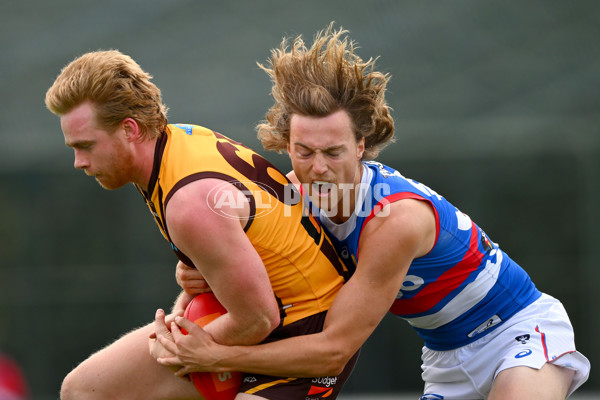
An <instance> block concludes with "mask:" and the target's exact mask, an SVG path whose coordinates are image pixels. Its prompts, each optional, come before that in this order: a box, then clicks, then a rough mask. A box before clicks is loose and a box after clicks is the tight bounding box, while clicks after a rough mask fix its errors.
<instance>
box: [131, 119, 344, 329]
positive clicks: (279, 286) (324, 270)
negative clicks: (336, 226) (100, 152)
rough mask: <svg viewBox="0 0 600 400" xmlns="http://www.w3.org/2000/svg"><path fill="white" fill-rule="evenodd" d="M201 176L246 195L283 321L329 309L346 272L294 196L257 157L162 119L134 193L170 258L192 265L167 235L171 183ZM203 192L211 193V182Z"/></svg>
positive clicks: (251, 227)
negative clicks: (148, 166)
mask: <svg viewBox="0 0 600 400" xmlns="http://www.w3.org/2000/svg"><path fill="white" fill-rule="evenodd" d="M203 178H218V179H221V180H223V181H224V182H229V183H231V184H233V185H235V186H236V187H237V188H238V189H240V193H241V194H243V195H244V196H245V197H246V198H247V199H248V202H249V204H250V209H251V212H250V219H249V220H248V221H247V224H246V228H245V231H246V234H247V235H248V238H249V239H250V241H251V243H252V244H253V246H254V248H255V249H256V251H257V252H258V254H259V255H260V257H261V258H262V260H263V263H264V264H265V267H266V269H267V273H268V274H269V278H270V280H271V286H272V287H273V291H274V293H275V296H276V297H277V301H278V302H279V306H280V310H281V312H282V321H283V325H287V324H290V323H292V322H294V321H297V320H299V319H302V318H305V317H307V316H310V315H314V314H316V313H319V312H322V311H325V310H327V309H329V306H330V305H331V302H332V301H333V298H334V297H335V295H336V294H337V292H338V290H339V289H340V288H341V286H342V284H343V282H344V279H345V278H347V271H346V269H345V267H344V266H343V263H342V262H341V261H340V259H339V258H338V257H337V255H336V253H335V251H334V249H333V246H332V244H331V242H330V241H329V239H328V238H327V236H326V235H325V233H324V230H323V229H322V228H321V226H320V225H319V223H318V222H317V220H316V219H315V218H314V217H313V216H312V215H310V213H309V212H308V210H307V207H305V205H304V202H303V201H302V199H301V198H300V195H299V194H298V193H297V192H295V189H292V186H291V184H290V183H289V181H288V180H287V178H286V177H285V175H283V174H282V173H281V172H280V171H279V170H277V169H276V168H275V167H274V166H273V165H271V164H270V163H269V162H268V161H267V160H265V159H264V158H263V157H261V156H260V155H258V154H257V153H255V152H254V151H252V150H250V149H249V148H247V147H245V146H243V145H242V144H240V143H238V142H235V141H233V140H231V139H229V138H227V137H225V136H223V135H221V134H219V133H216V132H213V131H211V130H209V129H206V128H203V127H200V126H196V125H168V127H167V130H166V132H165V133H164V134H163V135H162V137H161V138H160V139H159V140H158V142H157V146H156V152H155V159H154V169H153V172H152V177H151V180H150V185H149V187H148V192H147V193H146V192H143V191H142V193H143V194H144V197H145V198H146V202H147V204H148V207H149V208H150V210H151V212H152V213H153V215H154V217H155V219H156V222H157V224H158V226H159V227H160V229H161V231H162V233H163V235H164V236H165V238H166V239H167V240H168V241H169V242H170V243H171V246H172V247H173V250H175V252H176V253H177V255H178V257H179V258H180V259H181V260H182V261H183V262H185V263H187V264H188V265H193V264H192V263H191V260H190V259H189V258H188V257H187V256H185V254H183V253H182V252H181V251H179V250H178V249H177V246H176V244H175V243H172V241H171V240H170V237H169V230H168V227H167V225H166V218H165V210H166V208H167V205H168V203H169V199H170V198H171V197H172V196H173V194H174V193H175V192H176V191H177V190H178V189H179V188H181V187H182V186H184V185H186V184H188V183H190V182H193V181H195V180H198V179H203ZM211 195H214V196H218V195H219V190H218V185H217V187H216V188H215V190H214V193H213V192H212V191H211V192H210V193H209V196H211ZM220 201H223V202H230V203H229V204H230V205H231V204H234V203H231V202H235V201H238V199H231V198H222V199H220V198H215V202H216V203H217V204H218V203H219V202H220ZM215 212H219V210H217V209H215ZM223 217H224V218H225V217H228V216H227V215H223ZM207 234H210V232H207Z"/></svg>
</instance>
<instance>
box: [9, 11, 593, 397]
mask: <svg viewBox="0 0 600 400" xmlns="http://www.w3.org/2000/svg"><path fill="white" fill-rule="evenodd" d="M330 21H336V23H337V26H340V25H341V26H343V27H344V28H346V29H348V30H350V36H351V37H352V38H353V39H354V40H356V41H357V42H358V44H359V46H360V49H359V51H358V53H359V55H361V56H362V57H363V58H369V57H376V56H380V59H379V61H378V65H379V68H380V69H381V70H383V71H384V72H389V73H390V74H391V75H392V81H391V83H390V86H389V93H388V101H389V103H390V105H391V106H392V107H393V109H394V113H393V115H394V118H395V120H396V128H397V141H396V142H395V143H394V144H393V145H391V146H390V147H388V148H387V149H386V150H385V151H384V152H383V153H382V155H381V157H380V160H381V161H383V162H385V163H388V164H389V165H391V166H393V167H395V168H397V169H399V170H400V171H401V172H402V173H403V174H404V175H406V176H409V177H411V178H414V179H416V180H419V181H422V182H424V183H426V184H427V185H429V186H430V187H432V188H433V189H434V190H436V191H437V192H438V193H440V194H442V195H444V196H445V197H446V198H448V199H449V200H450V201H451V202H453V203H454V204H455V205H456V206H457V207H459V208H460V209H461V210H462V211H463V212H465V213H467V214H469V215H470V216H471V218H472V219H473V220H475V221H476V222H477V223H478V224H479V225H480V226H481V227H482V228H483V229H485V230H486V231H487V233H488V234H489V235H490V237H491V238H492V240H494V241H496V242H498V243H500V245H501V246H502V247H503V249H504V250H505V251H507V252H508V253H509V254H510V255H511V257H512V258H513V259H515V260H516V261H517V262H519V263H520V264H521V265H522V266H523V267H524V268H525V269H526V270H527V271H528V272H529V273H530V275H531V276H532V278H533V280H534V282H536V284H537V286H538V287H539V288H540V289H541V290H542V291H544V292H547V293H549V294H551V295H553V296H555V297H558V298H559V299H560V300H562V301H563V303H564V305H565V307H566V308H567V311H568V312H569V314H570V316H571V320H572V323H573V325H574V326H575V331H576V341H577V345H578V347H579V349H580V350H581V351H582V352H583V353H584V354H586V355H587V356H588V358H590V359H591V361H592V363H594V361H595V360H596V359H598V357H599V355H600V345H599V342H598V340H596V339H597V337H598V336H600V318H599V312H600V279H599V278H600V269H599V268H598V261H597V253H596V249H597V248H598V243H600V233H599V232H598V229H597V227H598V226H600V213H599V211H598V204H599V200H598V199H599V198H600V130H599V126H600V124H599V123H600V107H599V106H600V93H599V92H600V46H599V45H598V42H599V39H600V24H599V21H600V2H597V1H593V0H588V1H508V2H487V1H465V0H458V1H451V2H441V1H432V0H425V1H406V0H388V1H375V0H374V1H360V2H359V1H354V0H346V1H342V0H328V1H315V0H308V1H295V2H291V1H266V0H257V1H227V0H220V1H200V0H198V1H191V0H169V1H166V0H165V1H152V0H146V1H142V0H118V1H117V0H107V1H97V0H53V1H45V0H37V1H36V0H23V1H11V0H0V50H1V53H0V91H1V97H0V102H1V103H0V105H1V106H0V209H1V210H2V211H3V212H2V217H1V219H0V238H1V240H0V352H4V353H7V354H9V355H11V356H12V357H13V358H15V359H16V360H17V361H18V362H19V363H20V364H21V366H22V367H23V369H24V371H25V374H26V377H27V379H28V382H29V384H30V388H31V391H32V398H33V399H43V400H45V399H54V398H57V393H58V390H59V387H60V383H61V380H62V378H63V377H64V375H66V373H68V371H70V370H71V368H72V367H74V366H75V365H76V364H77V363H78V362H80V361H81V360H83V359H84V358H85V357H87V355H88V354H89V353H91V352H93V351H95V350H97V349H99V348H101V347H102V346H104V345H105V344H107V343H109V342H111V341H112V340H114V339H115V338H117V337H118V336H119V335H120V334H121V333H123V332H125V331H128V330H130V329H132V328H133V327H136V326H139V325H141V324H144V323H146V322H148V321H150V320H151V319H152V318H153V315H154V311H155V309H156V308H157V307H169V306H170V304H171V303H172V301H173V299H174V298H175V296H176V295H177V293H178V287H177V285H176V283H175V280H174V267H175V262H176V260H175V258H174V256H173V255H172V253H171V250H170V248H169V246H168V245H167V243H166V242H165V241H164V240H163V239H162V237H161V235H160V233H159V232H158V229H157V228H156V226H155V224H154V222H153V220H152V218H151V216H150V214H149V213H148V211H147V210H146V208H145V205H144V204H143V202H142V199H141V198H140V196H139V194H138V193H137V192H136V191H135V190H134V189H133V188H131V187H128V188H124V189H120V190H118V191H115V192H107V191H104V190H103V189H101V188H100V187H99V186H98V185H97V184H96V183H95V182H94V181H93V180H92V179H90V178H88V177H86V176H85V175H84V174H83V173H81V172H79V171H75V170H73V169H72V163H73V157H72V154H71V151H70V150H69V149H67V148H65V146H64V143H63V137H62V134H61V131H60V125H59V121H58V118H56V117H55V116H54V115H52V114H51V113H50V112H48V111H47V110H46V109H45V107H44V95H45V92H46V90H47V88H48V87H49V86H50V85H51V84H52V82H53V80H54V78H55V77H56V76H57V74H58V73H59V71H60V69H61V68H62V67H63V66H64V65H65V64H66V63H68V62H69V61H71V60H72V59H73V58H75V57H76V56H77V55H80V54H82V53H84V52H87V51H90V50H97V49H110V48H115V49H119V50H121V51H122V52H124V53H127V54H129V55H131V56H132V57H133V58H134V59H135V60H136V61H138V63H139V64H140V65H141V66H142V68H144V69H145V70H147V71H148V72H150V73H151V74H153V75H154V77H155V79H154V81H155V83H156V84H157V85H158V86H159V87H160V88H161V89H162V91H163V96H164V100H165V102H166V103H167V105H168V106H169V107H170V111H169V120H170V122H173V123H176V122H188V123H196V124H200V125H204V126H206V127H209V128H211V129H213V130H216V131H219V132H221V133H223V134H225V135H228V136H231V137H233V138H235V139H237V140H240V141H242V142H244V143H245V144H247V145H249V146H251V147H253V148H255V149H256V150H259V152H261V153H262V154H263V155H265V156H266V157H267V158H268V159H270V160H271V161H273V162H274V163H275V164H276V165H278V166H279V167H281V168H282V169H284V170H288V169H289V168H290V165H289V162H288V160H287V157H286V156H285V155H277V154H275V153H266V152H265V151H263V150H262V148H261V147H260V145H259V143H258V141H257V140H256V135H255V130H254V126H255V125H256V123H257V122H259V121H260V120H261V119H263V117H264V113H265V111H266V110H267V108H268V107H269V106H270V104H271V99H270V97H269V90H270V84H269V81H268V79H267V76H266V75H265V74H264V73H263V72H262V71H260V70H259V69H258V67H257V66H256V62H257V61H264V60H265V59H266V58H267V57H268V56H269V50H270V49H271V48H273V47H276V46H277V45H278V44H279V42H280V40H281V38H282V36H284V35H285V36H295V35H297V34H303V35H304V36H305V38H306V39H308V41H310V40H311V39H312V37H313V35H314V33H315V32H316V31H317V30H319V29H322V28H324V27H325V26H326V25H327V24H328V23H329V22H330ZM421 345H422V343H421V341H420V340H419V338H418V337H417V335H416V334H415V333H413V332H412V330H411V329H410V328H409V327H408V326H407V324H406V323H404V322H403V321H401V320H398V319H395V318H393V317H391V316H388V317H386V319H385V320H384V322H383V323H382V325H381V326H380V327H379V328H378V330H377V331H376V332H375V334H374V335H373V336H372V337H371V339H370V340H369V342H368V343H367V344H366V346H365V348H364V350H363V352H362V355H361V358H360V360H359V364H358V366H357V368H356V369H355V372H354V374H353V376H352V378H351V379H350V381H349V383H348V384H347V385H346V389H345V393H347V394H354V393H383V392H387V393H390V392H391V393H403V392H418V391H419V390H421V380H420V349H421ZM597 371H598V370H597V369H592V374H591V377H590V380H589V381H588V383H586V384H585V385H584V386H583V388H582V389H581V390H582V392H584V391H587V392H590V391H598V390H600V379H599V375H598V372H597Z"/></svg>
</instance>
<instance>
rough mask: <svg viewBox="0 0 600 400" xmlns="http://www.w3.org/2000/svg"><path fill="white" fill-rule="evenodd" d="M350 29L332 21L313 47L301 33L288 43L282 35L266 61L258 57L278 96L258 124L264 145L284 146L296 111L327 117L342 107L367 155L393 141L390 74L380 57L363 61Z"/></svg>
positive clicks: (372, 155)
mask: <svg viewBox="0 0 600 400" xmlns="http://www.w3.org/2000/svg"><path fill="white" fill-rule="evenodd" d="M347 33H348V31H346V30H344V29H342V28H340V29H339V30H334V28H333V22H332V23H330V24H329V26H328V27H327V28H326V29H325V30H323V31H320V32H318V33H317V35H316V37H315V40H314V43H313V44H312V46H311V47H310V48H307V46H306V45H305V43H304V41H303V39H302V36H301V35H300V36H297V37H296V38H295V39H293V41H292V43H291V46H290V47H288V39H286V38H284V39H283V41H282V42H281V44H280V46H279V48H276V49H273V50H271V58H269V59H268V60H267V62H268V66H264V65H262V64H260V63H258V66H259V67H260V68H261V69H262V70H264V71H265V72H266V73H267V74H268V75H269V77H270V78H271V81H272V83H273V87H272V89H271V94H272V96H273V99H274V100H275V104H274V105H273V106H272V107H271V108H270V109H269V110H268V112H267V113H266V116H265V118H266V121H262V122H261V123H260V124H259V125H258V126H257V131H258V138H259V139H260V141H261V142H262V145H263V147H264V148H265V149H266V150H275V151H277V152H279V153H281V152H283V151H285V150H286V148H287V144H288V142H289V140H290V122H291V117H292V115H293V114H299V115H304V116H315V117H325V116H328V115H330V114H332V113H334V112H336V111H338V110H345V111H346V112H347V113H348V115H349V116H350V119H351V121H352V125H353V130H354V134H355V135H356V140H357V141H359V140H360V139H361V138H365V151H364V154H363V158H362V159H363V160H372V159H374V158H376V157H377V155H378V154H379V152H380V151H381V149H383V148H384V147H385V146H386V145H387V144H389V143H390V142H391V141H393V137H394V120H393V119H392V117H391V115H390V107H389V106H388V105H387V104H386V101H385V91H386V86H387V83H388V81H389V79H390V76H389V74H383V73H381V72H378V71H375V70H374V67H375V61H376V59H375V60H374V59H372V58H370V59H368V60H367V61H363V60H362V59H361V58H360V57H359V56H358V55H356V53H355V49H356V44H355V43H354V42H353V41H351V40H350V39H348V37H347Z"/></svg>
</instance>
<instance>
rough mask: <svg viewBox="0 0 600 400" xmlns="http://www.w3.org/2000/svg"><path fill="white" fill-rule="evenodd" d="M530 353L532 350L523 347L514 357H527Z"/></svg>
mask: <svg viewBox="0 0 600 400" xmlns="http://www.w3.org/2000/svg"><path fill="white" fill-rule="evenodd" d="M531 353H533V351H531V349H525V350H523V351H520V352H519V353H517V354H516V355H515V358H523V357H527V356H529V355H531Z"/></svg>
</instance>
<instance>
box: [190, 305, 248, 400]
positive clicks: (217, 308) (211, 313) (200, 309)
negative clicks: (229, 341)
mask: <svg viewBox="0 0 600 400" xmlns="http://www.w3.org/2000/svg"><path fill="white" fill-rule="evenodd" d="M226 312H227V310H225V308H224V307H223V306H222V305H221V303H219V301H218V300H217V298H216V297H215V295H214V294H212V293H202V294H199V295H197V296H196V297H194V298H193V299H192V301H191V302H190V304H188V306H187V308H186V309H185V313H184V314H183V316H184V317H186V318H187V319H189V320H190V321H192V322H193V323H195V324H196V325H200V326H204V325H206V324H208V323H209V322H211V321H212V320H214V319H216V318H217V317H219V316H220V315H223V314H225V313H226ZM183 333H185V334H187V332H185V330H184V331H183ZM190 378H191V379H192V382H194V386H195V387H196V390H198V392H200V394H201V395H202V396H204V398H205V399H206V400H233V399H234V398H235V396H236V394H237V393H238V390H239V388H240V385H241V384H242V373H241V372H193V373H191V374H190Z"/></svg>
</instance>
